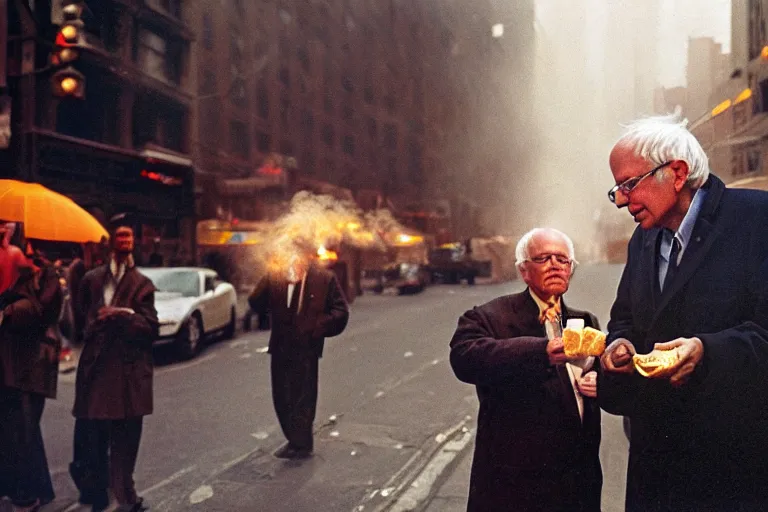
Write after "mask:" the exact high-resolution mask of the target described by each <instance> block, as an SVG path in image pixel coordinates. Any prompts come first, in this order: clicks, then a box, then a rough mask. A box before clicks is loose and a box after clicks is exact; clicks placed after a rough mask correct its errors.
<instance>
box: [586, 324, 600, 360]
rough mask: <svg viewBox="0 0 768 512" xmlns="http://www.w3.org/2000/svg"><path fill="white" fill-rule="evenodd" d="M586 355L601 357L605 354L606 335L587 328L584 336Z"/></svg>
mask: <svg viewBox="0 0 768 512" xmlns="http://www.w3.org/2000/svg"><path fill="white" fill-rule="evenodd" d="M582 346H583V347H584V353H586V354H587V355H588V356H601V355H603V352H605V333H604V332H603V331H598V330H597V329H593V328H592V327H585V328H584V334H583V336H582Z"/></svg>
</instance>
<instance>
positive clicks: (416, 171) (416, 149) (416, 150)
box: [408, 139, 423, 183]
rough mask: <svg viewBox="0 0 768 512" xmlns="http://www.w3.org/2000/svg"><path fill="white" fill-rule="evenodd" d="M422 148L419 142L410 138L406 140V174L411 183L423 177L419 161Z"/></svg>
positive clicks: (419, 181)
mask: <svg viewBox="0 0 768 512" xmlns="http://www.w3.org/2000/svg"><path fill="white" fill-rule="evenodd" d="M421 155H422V149H421V146H420V145H419V143H418V142H417V141H416V140H414V139H411V140H409V141H408V176H409V178H410V180H411V182H413V183H421V181H422V178H423V173H422V163H421Z"/></svg>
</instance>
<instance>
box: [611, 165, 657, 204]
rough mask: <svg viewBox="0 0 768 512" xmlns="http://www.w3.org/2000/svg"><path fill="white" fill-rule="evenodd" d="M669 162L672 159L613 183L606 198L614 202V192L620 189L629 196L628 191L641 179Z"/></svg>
mask: <svg viewBox="0 0 768 512" xmlns="http://www.w3.org/2000/svg"><path fill="white" fill-rule="evenodd" d="M671 163H672V160H670V161H669V162H664V163H663V164H661V165H659V166H658V167H654V168H653V169H651V170H650V171H648V172H647V173H645V174H643V175H642V176H635V177H634V178H629V179H628V180H625V181H623V182H621V183H619V184H618V185H614V187H613V188H612V189H611V190H609V191H608V199H610V200H611V202H612V203H613V204H616V192H619V191H620V192H621V193H622V194H623V195H624V196H629V193H630V192H632V191H633V190H634V189H635V187H636V186H637V185H638V184H639V183H640V182H641V181H643V180H644V179H645V178H647V177H648V176H652V175H653V174H655V173H656V171H659V170H661V169H663V168H664V167H666V166H668V165H669V164H671Z"/></svg>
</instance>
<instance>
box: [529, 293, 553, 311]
mask: <svg viewBox="0 0 768 512" xmlns="http://www.w3.org/2000/svg"><path fill="white" fill-rule="evenodd" d="M528 293H530V294H531V297H533V300H534V301H535V302H536V305H537V306H539V313H543V312H544V310H545V309H547V308H548V307H549V304H547V301H546V300H542V299H541V298H540V297H539V296H538V295H536V294H535V293H534V292H533V290H531V289H530V288H528ZM554 298H555V297H554V295H553V296H552V297H550V299H554ZM555 304H560V297H558V298H557V299H555Z"/></svg>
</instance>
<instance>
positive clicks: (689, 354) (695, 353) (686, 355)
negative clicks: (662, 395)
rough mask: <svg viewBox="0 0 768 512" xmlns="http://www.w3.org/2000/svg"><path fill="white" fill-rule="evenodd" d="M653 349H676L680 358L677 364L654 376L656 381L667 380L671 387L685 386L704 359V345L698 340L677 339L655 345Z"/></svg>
mask: <svg viewBox="0 0 768 512" xmlns="http://www.w3.org/2000/svg"><path fill="white" fill-rule="evenodd" d="M653 348H654V350H674V349H677V353H678V355H679V357H680V359H679V360H678V361H677V363H675V364H674V365H672V366H671V367H669V368H665V369H664V371H662V372H659V374H658V375H654V377H655V378H657V379H666V378H669V383H670V384H672V385H673V386H682V385H683V384H685V383H686V382H687V381H688V379H689V378H690V377H691V374H692V373H693V371H694V370H695V369H696V366H697V365H698V364H699V363H700V362H701V360H702V358H703V357H704V344H703V343H702V342H701V340H700V339H699V338H677V339H675V340H672V341H668V342H666V343H656V344H655V345H654V346H653Z"/></svg>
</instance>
